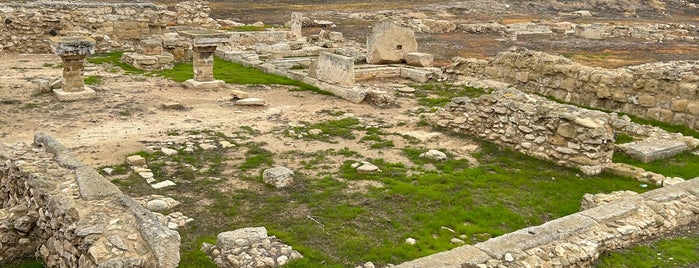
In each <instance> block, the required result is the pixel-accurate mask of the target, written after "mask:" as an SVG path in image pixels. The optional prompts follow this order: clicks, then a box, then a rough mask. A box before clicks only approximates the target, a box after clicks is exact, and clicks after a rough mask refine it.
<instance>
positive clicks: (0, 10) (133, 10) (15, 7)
mask: <svg viewBox="0 0 699 268" xmlns="http://www.w3.org/2000/svg"><path fill="white" fill-rule="evenodd" d="M209 11H210V10H209V7H208V3H207V2H205V1H187V2H181V3H179V4H177V5H176V6H175V11H169V10H168V9H167V7H166V6H161V5H155V4H152V3H87V2H60V1H55V2H43V1H39V2H29V3H18V1H15V2H11V3H0V22H2V23H0V54H6V53H12V54H17V53H50V52H51V50H50V47H49V45H48V43H47V42H46V39H47V38H48V37H51V36H55V35H86V36H91V37H92V38H94V39H95V40H97V51H111V50H133V49H135V48H137V47H138V42H139V41H140V40H141V39H144V38H146V37H148V36H151V35H157V34H162V33H163V31H164V29H165V28H166V27H170V26H177V25H180V26H196V27H206V26H211V27H215V26H217V25H218V24H217V23H216V22H215V21H214V20H213V19H211V18H209Z"/></svg>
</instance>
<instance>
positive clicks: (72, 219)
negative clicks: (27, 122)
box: [0, 134, 180, 267]
mask: <svg viewBox="0 0 699 268" xmlns="http://www.w3.org/2000/svg"><path fill="white" fill-rule="evenodd" d="M34 143H35V146H36V147H30V146H28V145H25V144H23V143H16V144H13V145H6V144H0V204H2V207H1V208H0V237H1V238H2V239H1V240H0V263H2V262H3V261H6V260H9V259H13V258H16V257H28V256H31V254H32V253H35V255H36V256H38V257H40V258H41V259H43V261H44V264H45V266H46V267H98V266H99V267H176V266H177V264H178V263H179V260H180V257H179V244H180V236H179V234H178V233H177V232H175V231H172V230H170V229H168V228H166V227H165V226H164V225H163V224H162V223H161V222H160V221H158V219H157V218H156V216H155V215H154V214H153V213H151V212H150V211H148V210H146V209H144V208H143V207H142V206H141V205H139V204H138V203H137V202H136V201H134V200H133V199H131V198H130V197H128V196H126V195H124V194H122V193H121V192H120V191H119V189H118V188H117V187H116V186H114V185H113V184H111V183H110V182H109V181H108V180H106V179H105V178H104V177H102V176H101V175H99V174H98V173H97V171H95V170H94V169H92V168H90V167H88V166H85V165H83V164H82V163H80V162H79V161H77V160H76V159H75V158H73V156H72V155H71V154H70V152H69V151H68V150H67V149H66V148H65V147H64V146H63V145H61V144H60V143H58V142H57V141H55V140H54V139H53V138H51V137H49V136H46V135H44V134H37V135H36V136H35V142H34Z"/></svg>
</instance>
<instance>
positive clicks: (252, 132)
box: [240, 126, 260, 136]
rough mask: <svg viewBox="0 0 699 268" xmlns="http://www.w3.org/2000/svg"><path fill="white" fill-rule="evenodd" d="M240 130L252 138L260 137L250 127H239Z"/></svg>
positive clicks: (258, 132) (256, 131)
mask: <svg viewBox="0 0 699 268" xmlns="http://www.w3.org/2000/svg"><path fill="white" fill-rule="evenodd" d="M240 129H241V130H243V132H245V133H247V134H249V135H253V136H256V135H260V131H259V130H257V129H254V128H252V127H251V126H240Z"/></svg>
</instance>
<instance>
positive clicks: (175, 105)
mask: <svg viewBox="0 0 699 268" xmlns="http://www.w3.org/2000/svg"><path fill="white" fill-rule="evenodd" d="M162 107H163V109H166V110H184V109H185V107H184V105H182V103H179V102H166V103H163V105H162Z"/></svg>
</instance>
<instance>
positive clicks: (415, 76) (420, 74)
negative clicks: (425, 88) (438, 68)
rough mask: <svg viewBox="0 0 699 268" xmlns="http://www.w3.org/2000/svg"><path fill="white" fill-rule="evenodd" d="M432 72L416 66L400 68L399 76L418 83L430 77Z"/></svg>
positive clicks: (432, 74)
mask: <svg viewBox="0 0 699 268" xmlns="http://www.w3.org/2000/svg"><path fill="white" fill-rule="evenodd" d="M433 76H434V73H433V72H432V71H430V70H425V69H416V68H400V77H403V78H407V79H410V80H413V81H415V82H419V83H425V82H427V81H429V80H430V79H432V77H433Z"/></svg>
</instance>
